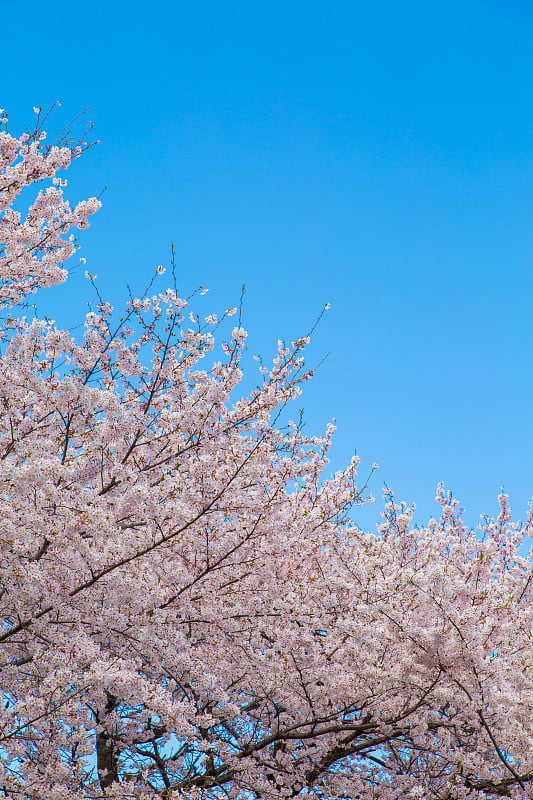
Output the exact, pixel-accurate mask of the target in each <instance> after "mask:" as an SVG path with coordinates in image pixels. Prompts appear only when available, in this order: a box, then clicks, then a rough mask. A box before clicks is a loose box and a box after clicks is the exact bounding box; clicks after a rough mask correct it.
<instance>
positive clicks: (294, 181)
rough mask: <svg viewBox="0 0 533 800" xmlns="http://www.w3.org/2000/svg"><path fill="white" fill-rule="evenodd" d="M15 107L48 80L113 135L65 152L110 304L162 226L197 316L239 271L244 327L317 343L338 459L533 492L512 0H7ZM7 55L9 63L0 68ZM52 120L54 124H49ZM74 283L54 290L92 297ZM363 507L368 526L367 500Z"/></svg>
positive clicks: (519, 71)
mask: <svg viewBox="0 0 533 800" xmlns="http://www.w3.org/2000/svg"><path fill="white" fill-rule="evenodd" d="M0 19H1V24H2V29H3V35H2V54H3V65H4V66H3V73H4V80H3V81H2V87H1V89H0V106H2V107H5V108H6V109H7V110H8V111H9V113H10V117H11V120H12V126H11V127H12V129H13V130H16V129H17V125H18V124H21V123H22V122H24V121H29V122H31V121H32V120H33V113H32V106H34V105H42V106H47V105H49V104H51V103H53V102H54V101H55V99H56V98H59V99H60V101H61V102H62V108H61V109H60V110H59V111H58V112H55V119H56V124H57V126H58V127H59V125H60V124H61V123H63V122H66V121H67V120H68V119H70V118H71V117H72V116H74V115H75V114H76V113H77V112H78V111H80V110H81V109H82V108H84V107H85V106H90V112H89V116H90V119H91V120H92V121H93V122H94V123H95V135H96V136H97V138H99V139H100V140H101V141H102V145H101V146H100V147H98V148H97V149H94V150H93V151H92V152H91V153H90V154H88V155H87V156H86V157H85V158H84V159H83V163H82V161H79V162H77V165H76V166H75V168H73V169H72V170H71V171H70V173H71V174H70V176H69V177H70V185H69V192H71V195H72V197H73V199H74V198H81V197H83V196H86V195H91V194H98V193H99V192H100V191H101V190H102V188H103V187H104V186H107V187H108V188H107V190H106V192H105V194H104V196H103V198H102V199H103V203H104V205H103V209H102V210H101V211H100V212H99V214H98V215H97V217H96V218H94V223H93V226H92V227H91V230H90V231H89V232H87V234H84V236H83V239H82V241H83V250H82V255H84V256H85V257H86V258H87V260H88V265H87V266H88V269H90V270H91V271H92V272H95V273H97V274H98V276H99V279H98V282H99V285H100V288H101V291H102V292H103V293H104V294H105V295H107V296H109V297H110V298H111V299H112V301H114V302H115V304H117V305H118V304H119V302H120V300H121V299H125V289H124V285H125V283H126V282H128V281H129V282H130V283H131V284H132V285H133V286H134V287H137V288H140V287H142V286H143V285H144V283H145V281H146V276H148V275H149V274H151V273H152V271H153V269H154V267H155V266H157V264H159V263H163V264H166V263H168V260H169V253H170V244H171V242H174V243H175V248H176V253H177V261H178V265H179V274H180V281H181V284H182V287H183V290H184V291H189V290H191V289H192V288H193V287H194V286H196V285H197V284H204V285H205V286H208V287H210V293H209V294H208V295H207V297H206V298H203V299H202V309H204V308H205V311H206V313H210V312H211V311H217V310H218V311H219V310H222V309H223V308H225V307H226V306H228V305H234V304H235V301H236V300H237V299H238V296H239V292H240V286H241V284H242V283H243V282H245V283H246V287H247V294H246V307H245V326H246V327H247V328H248V330H249V332H250V349H251V350H252V351H253V352H261V353H262V354H263V355H264V356H268V355H269V354H270V353H271V352H272V349H273V345H274V343H275V342H276V340H277V339H278V338H285V339H291V338H294V337H295V336H297V335H299V334H301V333H303V332H305V331H306V330H307V329H308V328H309V327H310V325H311V324H312V322H313V320H314V319H315V317H316V316H317V314H318V313H319V311H320V309H321V308H322V306H323V304H324V302H326V301H329V302H330V303H331V304H332V310H331V311H330V312H329V314H328V315H327V317H326V318H325V319H324V321H323V323H322V324H321V326H320V329H319V332H318V334H317V335H316V337H315V339H314V344H313V348H312V353H313V356H314V357H319V356H320V355H321V354H323V353H325V352H328V351H331V356H330V358H329V359H328V361H327V362H326V364H325V365H324V366H323V368H322V369H321V371H320V372H319V374H318V375H317V377H316V379H315V380H314V382H313V384H312V385H311V386H309V388H308V389H307V390H306V393H305V395H304V398H303V402H302V404H303V405H304V406H305V410H306V416H307V419H308V425H309V429H310V430H311V431H316V432H318V431H319V430H321V429H322V428H323V427H324V426H325V424H326V422H328V421H329V420H330V419H331V418H332V417H335V418H336V420H337V424H338V434H337V441H336V444H335V447H334V451H333V463H332V466H333V468H334V469H337V468H339V467H341V466H342V465H343V464H344V463H345V462H346V461H347V460H348V459H349V458H350V457H351V455H352V454H353V451H354V449H357V453H358V455H360V457H361V458H362V460H363V470H362V471H363V473H364V472H366V469H367V468H369V466H370V465H371V464H372V462H373V461H377V462H379V464H380V467H381V469H380V471H379V473H378V475H377V477H376V478H375V480H374V483H373V489H374V491H375V492H376V493H378V494H379V491H380V486H381V484H382V481H386V482H387V484H388V485H390V486H391V487H392V488H393V489H394V490H395V491H396V493H397V495H398V497H399V498H403V499H405V500H406V501H408V502H412V501H415V502H416V503H417V505H418V508H419V510H420V514H419V515H417V516H418V519H419V520H420V521H423V519H424V518H427V516H429V515H430V514H433V513H435V512H436V510H437V506H436V505H435V503H434V500H433V498H434V494H435V487H436V484H437V483H438V482H439V481H443V482H444V483H445V484H446V486H447V487H449V488H451V489H453V491H454V493H455V495H456V496H457V497H458V498H459V499H460V500H461V503H462V505H464V506H465V508H466V509H467V520H468V521H469V522H470V523H471V524H476V523H477V521H478V520H479V515H480V514H481V513H490V514H493V513H495V511H496V508H497V503H496V498H497V494H498V492H499V489H500V486H502V485H503V486H504V487H505V488H506V490H507V491H508V492H509V493H510V495H511V504H512V506H513V508H514V509H515V511H516V512H517V514H518V516H524V512H525V510H526V507H527V502H528V500H529V498H530V497H531V495H532V494H533V468H532V454H533V447H532V445H533V435H532V434H533V415H532V399H531V395H532V390H533V378H532V369H531V365H532V354H533V336H532V319H531V316H532V313H531V312H532V298H533V291H532V290H533V278H532V249H533V248H532V244H533V235H532V230H533V227H532V219H531V216H532V213H531V212H532V189H531V186H532V180H531V179H532V165H533V160H532V132H533V126H532V122H533V108H532V90H531V85H532V77H533V75H532V67H533V48H532V34H533V6H532V5H531V3H530V2H527V0H521V1H520V0H499V1H498V0H483V2H474V1H473V0H461V1H460V2H456V0H446V1H444V0H431V2H427V0H418V2H404V1H403V0H402V2H399V1H398V2H392V0H391V1H390V2H381V1H380V0H367V1H366V2H358V1H357V0H352V2H335V0H329V2H324V1H323V0H321V1H320V2H316V1H314V0H306V2H300V1H294V2H291V0H285V2H278V0H268V2H264V0H247V1H246V2H244V0H243V1H241V2H234V1H232V0H228V1H227V2H226V1H225V0H216V2H215V1H213V0H212V1H211V2H207V0H188V2H181V1H179V0H173V1H172V2H161V1H159V2H158V0H154V1H153V2H150V3H148V2H136V0H128V2H115V1H114V0H107V2H101V1H100V2H98V1H97V2H92V3H77V2H62V1H60V0H58V1H56V2H54V0H50V2H47V3H43V2H42V0H41V2H33V1H32V0H29V1H27V2H25V3H20V2H19V0H0ZM8 75H9V78H8V79H7V77H6V76H8ZM49 129H50V131H53V130H54V129H55V124H54V123H51V124H50V126H49ZM88 288H89V287H88V284H87V283H86V282H84V281H83V280H82V279H81V278H80V279H79V280H78V279H76V278H75V279H74V280H73V281H72V283H71V284H70V286H69V287H68V288H62V289H58V290H54V294H51V295H50V297H49V299H48V300H47V303H51V306H49V309H50V308H51V312H52V313H51V315H53V316H54V317H55V318H56V319H57V321H58V322H61V323H63V324H71V323H72V322H73V321H74V319H75V318H76V316H78V315H79V314H80V313H81V312H83V311H84V300H85V299H86V297H85V294H86V293H87V290H88ZM377 512H378V507H377V505H375V506H374V507H373V509H372V511H371V513H370V514H368V513H367V514H365V515H362V516H361V517H360V520H361V522H362V524H364V525H367V526H368V525H372V524H373V519H375V516H376V515H377Z"/></svg>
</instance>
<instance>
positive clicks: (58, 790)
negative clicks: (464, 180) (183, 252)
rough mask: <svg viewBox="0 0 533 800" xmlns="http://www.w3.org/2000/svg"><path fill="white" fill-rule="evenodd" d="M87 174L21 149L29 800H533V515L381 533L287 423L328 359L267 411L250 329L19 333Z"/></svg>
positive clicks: (6, 366)
mask: <svg viewBox="0 0 533 800" xmlns="http://www.w3.org/2000/svg"><path fill="white" fill-rule="evenodd" d="M37 111H38V113H39V114H40V109H37ZM84 149H86V145H85V144H83V143H81V144H80V143H75V142H70V143H65V142H63V143H59V144H55V145H54V146H48V145H46V140H45V139H43V138H42V130H41V125H40V123H38V125H37V127H36V128H35V130H34V132H33V133H30V134H29V135H23V136H21V137H19V138H18V139H17V138H14V137H12V136H11V135H10V134H8V133H7V130H2V131H1V132H0V159H1V165H2V172H1V178H0V198H1V199H0V203H1V205H0V209H1V210H0V214H1V216H0V276H1V285H0V299H1V303H2V306H3V308H4V318H3V320H2V323H1V330H0V335H1V350H0V386H1V398H0V399H1V403H0V454H1V458H0V504H1V513H0V570H1V588H0V608H1V623H2V626H1V629H0V674H1V678H2V692H3V700H4V702H3V704H2V707H1V709H0V753H1V756H2V758H1V764H0V789H1V790H2V792H3V795H4V796H6V797H10V798H17V800H18V798H24V800H30V798H31V800H50V799H52V800H60V798H74V800H96V798H103V797H106V798H117V799H118V798H120V799H121V800H125V798H138V799H139V800H155V798H160V799H161V800H171V798H188V800H192V798H197V799H198V800H199V798H203V800H215V799H216V800H218V798H222V797H225V798H233V799H234V800H239V799H240V800H248V798H272V799H273V800H281V798H287V797H292V798H296V797H301V798H306V800H307V798H310V799H312V798H315V800H319V798H320V800H340V799H341V798H342V799H343V800H371V798H372V799H373V800H377V799H379V800H409V798H429V799H430V800H444V799H445V798H446V799H447V800H452V799H455V800H467V799H468V800H481V798H501V797H507V798H513V800H519V799H520V800H525V798H529V797H531V796H532V793H533V722H532V720H533V713H532V712H533V647H532V641H533V606H532V596H533V595H532V588H533V587H532V575H533V572H532V567H533V565H532V562H531V556H528V555H525V550H524V543H525V542H527V540H528V537H529V536H530V535H531V533H532V527H533V512H532V511H531V509H530V512H529V515H528V517H527V520H526V522H525V524H524V525H518V524H516V523H514V522H512V519H511V513H510V509H509V503H508V498H507V496H506V495H505V494H504V493H503V492H502V494H501V495H500V498H499V502H500V515H499V517H498V518H497V519H495V520H492V519H488V520H486V521H485V522H484V524H483V526H482V528H481V529H480V530H479V531H477V532H476V531H471V530H468V529H467V528H466V527H465V526H464V524H463V522H462V519H461V514H460V510H459V504H458V501H457V500H456V499H455V498H453V497H452V496H451V495H449V494H448V493H446V492H445V491H444V489H443V488H442V487H439V488H438V491H437V501H438V503H439V504H440V506H441V516H440V519H431V520H430V521H429V522H428V525H427V526H426V527H424V528H418V527H414V526H413V524H412V515H413V507H407V506H406V505H405V504H402V503H399V502H397V501H396V499H395V497H394V495H393V493H392V492H391V490H389V489H386V490H385V491H384V497H385V504H384V508H383V511H382V514H381V521H380V523H379V526H378V528H377V529H376V531H375V532H371V533H369V532H364V531H362V530H360V529H359V528H358V527H357V526H356V524H355V522H354V519H356V517H357V515H356V508H357V506H358V505H360V504H362V503H364V502H367V501H370V500H372V498H371V496H370V495H369V492H368V488H367V482H368V481H364V480H363V482H362V486H358V485H357V484H356V480H357V469H358V466H359V459H358V458H357V457H354V458H353V459H352V461H351V463H350V464H349V465H348V466H347V467H346V469H345V470H342V471H339V472H336V473H335V474H334V475H331V474H328V472H327V470H328V451H329V448H330V446H331V442H332V438H333V435H334V431H335V426H334V425H333V424H330V425H328V426H327V430H326V432H325V434H324V435H322V436H312V435H310V434H307V433H305V432H304V429H303V425H302V423H301V422H290V421H288V422H287V420H288V419H290V414H291V405H290V404H291V401H293V400H295V399H296V398H297V397H298V396H299V395H300V392H301V386H302V384H303V383H304V382H305V381H306V380H308V379H309V377H310V375H311V372H312V371H311V370H310V369H309V368H308V367H307V366H306V364H305V360H304V355H305V348H306V346H307V343H308V341H309V337H308V336H304V337H302V338H301V339H299V340H297V341H295V342H293V343H292V344H291V345H290V346H287V345H286V344H284V343H283V342H281V341H280V342H279V344H278V349H277V352H276V353H275V354H274V357H273V359H272V362H271V364H270V365H268V362H263V361H262V360H260V367H259V375H258V376H257V379H256V381H254V380H251V376H248V378H247V382H246V385H247V386H254V385H255V384H256V385H255V388H251V389H249V390H248V391H247V392H243V391H242V389H241V395H242V396H240V395H239V391H238V389H239V384H240V383H241V381H242V378H243V364H244V359H245V353H246V350H245V344H246V332H245V331H244V330H243V328H242V327H241V326H240V324H239V325H238V326H237V327H235V328H233V329H232V330H230V329H228V330H227V332H226V335H225V336H224V324H225V316H226V315H227V316H231V315H232V314H233V313H234V311H235V309H230V310H228V312H227V314H226V315H225V316H224V317H223V318H222V319H220V320H219V318H217V317H216V316H215V315H214V314H212V315H208V316H206V315H205V314H204V313H202V315H201V316H200V314H199V313H198V314H197V313H196V312H191V309H190V308H189V301H188V300H185V299H182V298H179V297H178V296H177V295H176V294H175V292H174V291H173V290H172V289H169V290H166V291H163V292H161V293H158V294H154V295H146V296H143V297H140V298H132V299H131V300H130V302H129V303H128V304H127V305H126V307H125V310H124V312H123V313H122V315H120V314H117V315H115V313H114V311H113V309H112V307H111V306H110V305H109V303H107V302H105V301H104V300H102V301H100V302H99V304H98V307H97V308H95V310H93V311H92V312H90V313H89V314H87V316H86V319H85V325H84V328H83V334H82V335H80V337H79V338H76V336H74V335H73V334H71V333H69V332H67V331H64V330H62V329H61V328H60V327H59V326H57V325H56V323H55V322H53V321H50V320H41V319H39V318H33V317H32V318H29V317H25V316H24V314H23V309H22V308H19V309H18V312H19V313H20V315H19V316H15V314H16V313H17V306H19V307H20V306H21V305H22V304H24V302H25V301H26V300H27V299H28V297H29V296H30V295H32V294H33V293H34V292H36V291H37V290H38V289H45V288H48V287H50V286H52V285H53V284H56V283H60V282H61V281H63V280H65V279H66V278H67V275H68V273H67V270H66V269H65V267H64V266H63V265H64V263H65V262H66V261H67V259H68V258H70V257H71V256H72V255H73V254H74V253H75V251H76V243H75V242H72V241H71V240H70V239H69V236H70V231H71V230H72V229H75V228H78V229H83V228H85V227H87V225H88V220H89V217H90V216H91V215H92V214H93V213H94V212H95V211H96V210H97V209H98V207H99V201H98V200H95V199H94V198H93V199H91V200H88V201H84V202H81V203H79V204H78V205H77V206H76V207H75V209H74V210H71V208H70V206H69V205H68V203H67V202H66V201H65V200H64V198H63V196H62V192H61V189H62V183H61V182H56V183H55V184H54V183H53V180H54V178H55V177H56V173H57V172H58V171H59V170H60V169H66V168H68V166H69V165H70V163H71V160H72V159H73V158H76V157H78V155H80V153H81V152H83V150H84ZM34 184H37V186H36V189H37V193H36V195H35V196H34V200H33V203H32V204H31V205H30V206H29V210H28V212H27V213H26V214H25V215H24V214H22V213H19V212H17V211H16V210H15V205H16V201H17V198H18V197H19V195H20V193H21V192H22V191H23V190H25V189H30V188H31V187H33V185H34ZM49 184H51V185H49ZM157 272H161V268H158V269H157ZM87 274H88V275H89V277H90V274H89V273H87ZM201 293H202V294H203V293H204V290H202V292H201ZM10 309H11V310H10ZM189 314H191V316H189ZM202 320H203V321H202ZM214 328H215V330H214ZM214 333H217V335H218V336H220V337H221V341H220V343H217V341H215V338H214ZM293 413H294V415H295V416H297V414H296V411H294V410H293ZM376 467H377V465H376V464H374V465H373V466H372V471H373V470H374V469H375V468H376Z"/></svg>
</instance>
